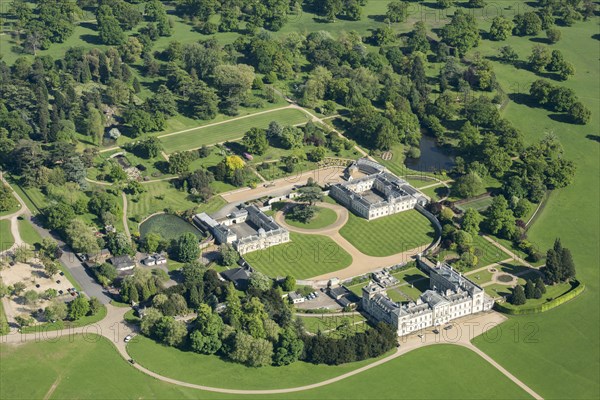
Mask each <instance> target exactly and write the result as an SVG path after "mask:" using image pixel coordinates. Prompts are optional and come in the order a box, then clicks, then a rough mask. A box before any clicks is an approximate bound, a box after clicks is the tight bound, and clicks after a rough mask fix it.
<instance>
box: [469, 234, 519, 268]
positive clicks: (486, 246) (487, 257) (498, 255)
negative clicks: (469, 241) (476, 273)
mask: <svg viewBox="0 0 600 400" xmlns="http://www.w3.org/2000/svg"><path fill="white" fill-rule="evenodd" d="M473 247H474V249H475V255H476V256H477V260H478V262H477V266H476V267H475V268H480V267H485V266H486V265H490V264H493V263H497V262H500V261H502V260H506V259H508V258H510V256H509V255H508V254H506V253H505V252H503V251H502V250H500V249H499V248H498V247H496V246H494V245H493V244H492V243H490V242H489V241H487V240H485V239H484V238H483V237H481V236H479V235H475V236H473Z"/></svg>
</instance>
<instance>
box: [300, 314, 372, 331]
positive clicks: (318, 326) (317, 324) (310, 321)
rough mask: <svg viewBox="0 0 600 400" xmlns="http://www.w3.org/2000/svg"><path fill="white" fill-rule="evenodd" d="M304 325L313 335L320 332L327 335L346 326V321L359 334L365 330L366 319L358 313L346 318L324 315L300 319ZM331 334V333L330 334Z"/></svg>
mask: <svg viewBox="0 0 600 400" xmlns="http://www.w3.org/2000/svg"><path fill="white" fill-rule="evenodd" d="M298 318H300V319H301V320H302V323H304V328H305V329H306V331H308V332H311V333H317V332H319V331H321V332H323V333H325V331H332V330H335V329H337V328H338V327H340V326H341V325H342V324H344V323H345V322H344V320H348V322H349V323H350V324H351V325H352V326H353V328H356V329H357V330H358V331H359V332H362V331H364V330H365V326H362V325H366V319H365V317H363V316H362V315H360V314H358V313H354V314H348V315H345V316H336V315H327V314H323V315H322V316H320V317H316V316H315V317H298ZM329 333H331V332H329Z"/></svg>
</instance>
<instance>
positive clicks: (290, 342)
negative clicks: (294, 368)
mask: <svg viewBox="0 0 600 400" xmlns="http://www.w3.org/2000/svg"><path fill="white" fill-rule="evenodd" d="M303 349H304V342H302V339H300V338H298V335H297V333H296V331H295V330H294V329H293V328H292V327H291V326H288V327H286V328H285V329H283V330H282V332H281V334H280V335H279V341H278V342H277V344H276V346H275V354H274V355H273V364H275V365H289V364H291V363H293V362H295V361H296V360H298V358H300V356H301V355H302V351H303Z"/></svg>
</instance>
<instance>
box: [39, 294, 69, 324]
mask: <svg viewBox="0 0 600 400" xmlns="http://www.w3.org/2000/svg"><path fill="white" fill-rule="evenodd" d="M67 315H68V310H67V304H66V303H65V302H64V301H62V300H60V299H53V300H52V301H51V302H50V304H49V305H48V306H47V307H46V309H45V310H44V316H45V317H46V319H47V320H48V321H61V320H63V319H66V318H67Z"/></svg>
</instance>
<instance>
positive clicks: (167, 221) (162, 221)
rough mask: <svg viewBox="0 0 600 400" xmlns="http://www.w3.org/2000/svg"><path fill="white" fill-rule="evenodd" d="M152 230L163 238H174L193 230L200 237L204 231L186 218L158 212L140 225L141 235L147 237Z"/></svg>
mask: <svg viewBox="0 0 600 400" xmlns="http://www.w3.org/2000/svg"><path fill="white" fill-rule="evenodd" d="M150 232H154V233H158V234H159V235H160V236H161V237H162V238H163V239H166V240H169V241H171V240H174V239H177V238H179V236H181V235H183V234H184V233H186V232H191V233H193V234H194V235H196V236H197V237H198V238H201V237H202V232H200V231H199V230H198V229H196V227H195V226H193V225H192V224H190V223H189V222H187V221H186V220H184V219H182V218H179V217H178V216H176V215H173V214H158V215H155V216H153V217H150V218H148V219H147V220H146V221H144V222H143V223H142V224H141V225H140V235H141V237H142V238H143V237H145V236H146V235H147V234H149V233H150Z"/></svg>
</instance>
